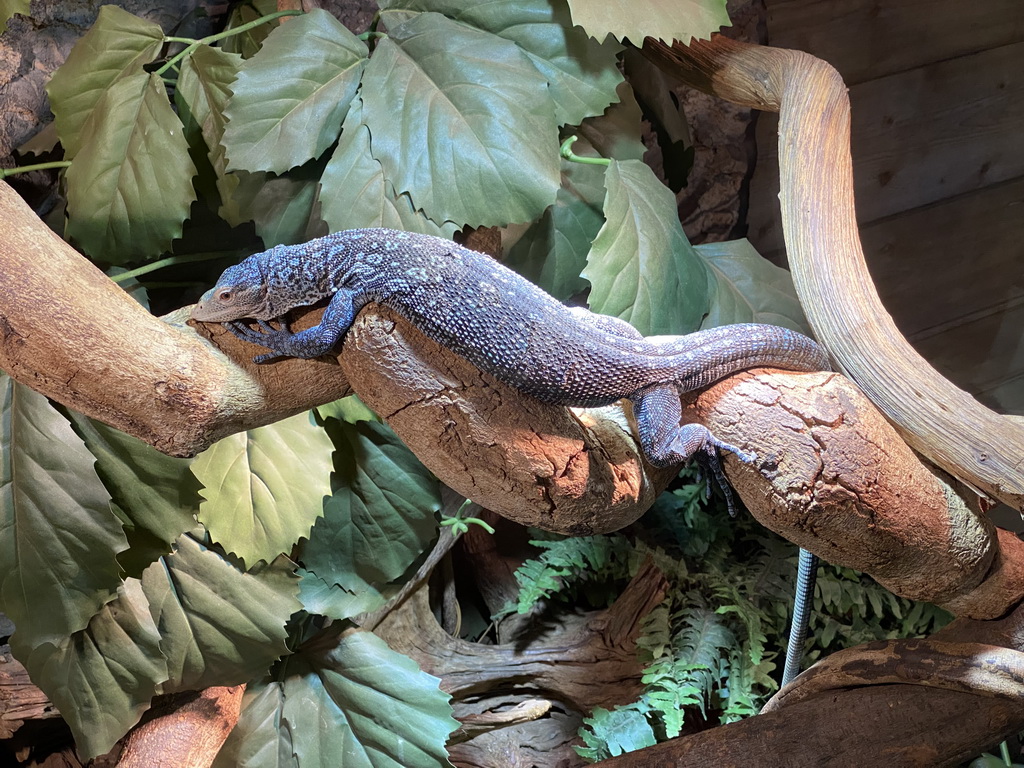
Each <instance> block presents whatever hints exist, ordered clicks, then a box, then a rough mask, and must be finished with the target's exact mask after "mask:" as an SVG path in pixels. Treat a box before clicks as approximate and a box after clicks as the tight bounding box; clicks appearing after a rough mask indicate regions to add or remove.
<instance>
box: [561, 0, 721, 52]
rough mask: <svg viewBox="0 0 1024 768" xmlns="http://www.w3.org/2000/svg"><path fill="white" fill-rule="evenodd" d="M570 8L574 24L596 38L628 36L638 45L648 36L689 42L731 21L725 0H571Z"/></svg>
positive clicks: (709, 34) (706, 35) (703, 36)
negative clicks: (613, 1)
mask: <svg viewBox="0 0 1024 768" xmlns="http://www.w3.org/2000/svg"><path fill="white" fill-rule="evenodd" d="M569 8H570V9H571V10H572V21H573V23H574V24H579V25H580V26H581V27H583V28H584V29H585V30H587V34H589V35H591V36H592V37H596V38H597V39H598V40H604V39H605V38H606V37H607V36H608V35H613V36H614V37H616V38H618V39H619V40H621V39H622V38H624V37H625V38H629V41H630V42H631V43H633V45H635V46H637V47H638V48H639V47H640V46H642V45H643V43H644V38H645V37H653V38H656V39H658V40H665V41H667V42H670V43H671V42H672V41H673V40H678V41H680V42H681V43H684V44H686V45H689V43H690V40H691V39H692V38H695V37H696V38H699V39H701V40H706V39H707V38H709V37H711V33H712V32H717V31H718V30H719V29H720V28H721V27H723V26H729V23H730V22H729V14H728V13H727V12H726V10H725V0H630V2H615V3H597V2H594V0H569Z"/></svg>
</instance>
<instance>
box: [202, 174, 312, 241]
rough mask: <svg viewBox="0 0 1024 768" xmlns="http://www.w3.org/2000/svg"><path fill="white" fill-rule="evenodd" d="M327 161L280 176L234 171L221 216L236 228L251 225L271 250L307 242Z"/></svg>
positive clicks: (227, 180)
mask: <svg viewBox="0 0 1024 768" xmlns="http://www.w3.org/2000/svg"><path fill="white" fill-rule="evenodd" d="M323 168H324V162H323V158H321V159H319V160H311V161H309V162H308V163H306V164H305V165H303V166H300V167H299V168H294V169H292V170H291V171H288V172H287V173H284V174H282V175H280V176H274V175H273V174H270V173H265V172H263V171H259V172H258V173H248V172H247V171H234V172H232V173H229V174H228V175H227V176H226V177H225V179H224V183H223V186H222V189H223V190H225V192H226V195H227V196H226V197H224V204H223V205H222V206H221V209H220V215H221V216H223V217H224V219H225V220H226V221H227V222H228V223H229V224H231V225H232V226H235V227H237V226H239V225H240V224H242V223H244V222H247V221H251V222H253V225H254V226H255V228H256V234H257V235H259V236H260V239H261V240H263V242H264V243H265V244H266V246H267V247H270V246H273V245H279V244H285V245H294V244H295V243H301V242H305V241H306V240H308V239H309V238H308V237H307V236H306V232H307V229H308V227H309V222H310V217H311V216H312V213H313V206H314V204H315V202H316V194H317V189H318V188H319V186H320V174H321V173H322V171H323Z"/></svg>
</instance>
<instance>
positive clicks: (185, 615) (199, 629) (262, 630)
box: [142, 536, 302, 693]
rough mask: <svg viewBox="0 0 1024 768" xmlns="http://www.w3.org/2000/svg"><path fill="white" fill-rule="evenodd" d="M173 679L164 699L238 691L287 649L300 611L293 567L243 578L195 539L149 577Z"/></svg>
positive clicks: (145, 582) (181, 543)
mask: <svg viewBox="0 0 1024 768" xmlns="http://www.w3.org/2000/svg"><path fill="white" fill-rule="evenodd" d="M142 586H143V589H144V590H145V593H146V596H147V598H148V599H149V602H150V610H151V611H152V614H153V617H154V619H155V620H156V623H157V626H158V627H159V628H160V649H161V651H162V652H163V654H164V655H165V656H166V658H167V668H168V675H169V677H170V679H169V680H168V682H167V683H166V684H165V685H164V686H163V689H162V692H163V693H172V692H175V691H187V690H194V689H198V688H206V687H209V686H211V685H236V684H238V683H241V682H245V681H246V680H250V679H252V678H253V677H256V676H258V675H261V674H262V673H263V672H264V671H265V670H266V669H267V668H268V667H269V666H270V664H271V663H273V661H274V660H275V659H277V658H279V657H280V656H281V655H282V654H283V653H285V652H286V651H287V647H286V645H285V639H286V637H287V632H286V630H285V624H286V623H287V622H288V619H289V617H290V616H291V615H292V614H293V613H295V612H296V611H298V610H300V609H301V607H302V606H301V604H300V603H299V601H298V599H297V598H296V594H297V592H298V583H297V580H296V579H295V578H294V577H293V576H292V574H291V566H290V565H288V564H286V565H284V566H277V565H276V564H275V566H273V567H271V568H270V569H269V570H268V571H267V572H265V573H264V574H261V575H259V576H256V575H253V574H249V573H242V572H241V571H239V570H238V569H237V568H236V567H235V566H233V565H232V564H231V563H229V562H228V561H227V560H225V559H224V558H223V557H221V556H220V555H218V554H216V553H215V552H213V551H212V550H209V549H206V548H205V547H202V546H200V545H199V544H198V543H196V542H195V541H194V540H193V539H192V538H191V537H190V536H182V537H181V538H179V539H178V542H177V546H176V549H175V552H174V554H172V555H168V556H167V557H165V558H163V559H161V560H160V561H159V562H156V563H153V565H151V566H150V567H149V568H147V569H146V571H145V572H144V573H143V574H142Z"/></svg>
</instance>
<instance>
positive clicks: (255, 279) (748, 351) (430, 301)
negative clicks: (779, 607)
mask: <svg viewBox="0 0 1024 768" xmlns="http://www.w3.org/2000/svg"><path fill="white" fill-rule="evenodd" d="M327 297H331V300H330V303H329V304H328V305H327V309H326V310H325V311H324V315H323V319H322V320H321V322H320V324H319V325H317V326H315V327H313V328H309V329H307V330H304V331H300V332H299V333H291V332H290V331H289V330H288V328H287V326H286V325H285V322H284V315H285V313H287V312H288V311H289V310H291V309H293V308H295V307H300V306H307V305H310V304H314V303H316V302H318V301H320V300H321V299H324V298H327ZM371 301H372V302H377V303H380V304H385V305H387V306H389V307H392V308H393V309H395V310H397V311H398V312H399V313H400V314H401V315H403V316H404V317H405V318H406V319H407V320H409V321H410V322H411V323H412V324H413V325H415V326H416V327H417V328H419V329H420V330H421V331H423V333H425V334H426V335H427V336H429V337H430V338H432V339H434V341H436V342H438V343H440V344H442V345H443V346H445V347H447V348H448V349H450V350H452V351H453V352H455V353H456V354H458V355H461V356H462V357H464V358H466V359H467V360H469V361H470V362H471V363H473V365H475V366H476V367H477V368H479V369H481V370H483V371H487V372H488V373H490V374H492V375H494V376H495V377H496V378H498V379H499V380H501V381H503V382H505V383H506V384H508V385H510V386H512V387H514V388H515V389H517V390H519V391H521V392H523V393H525V394H527V395H531V396H533V397H535V398H537V399H538V400H541V401H543V402H545V403H550V404H552V405H569V406H598V405H607V404H609V403H613V402H615V401H616V400H621V399H623V398H626V399H628V400H631V401H632V402H633V413H634V415H635V417H636V422H637V431H638V433H639V438H640V445H641V447H642V448H643V451H644V453H645V454H646V456H647V458H648V460H649V461H650V462H651V463H652V464H654V465H656V466H671V465H673V464H679V463H682V462H685V461H689V460H690V459H691V458H692V457H694V456H697V457H698V458H700V459H701V460H702V462H703V463H705V464H706V465H707V466H708V468H709V469H710V470H711V474H712V475H713V476H714V477H715V479H716V480H717V482H718V484H719V485H720V486H721V487H722V489H723V491H724V492H725V496H726V500H727V502H728V504H729V512H730V514H732V513H733V502H732V494H731V492H730V490H729V486H728V485H727V484H726V481H725V477H724V475H723V474H722V470H721V465H720V463H719V458H718V451H719V450H727V451H731V452H733V453H734V454H736V455H737V456H738V457H739V458H740V459H742V460H744V461H753V459H754V457H753V456H751V455H749V454H746V453H744V452H742V451H740V450H738V449H737V448H735V447H734V446H731V445H729V444H728V443H724V442H722V441H720V440H718V439H717V438H715V437H714V435H712V434H711V432H710V431H708V429H707V428H706V427H704V426H703V425H700V424H684V425H680V423H679V421H680V417H681V415H682V405H681V403H680V400H679V393H680V392H684V391H690V390H694V389H700V388H701V387H705V386H707V385H709V384H711V383H713V382H715V381H717V380H719V379H721V378H724V377H726V376H728V375H730V374H732V373H736V372H737V371H741V370H743V369H745V368H754V367H758V366H767V367H772V368H784V369H787V370H793V371H819V370H827V369H828V368H829V362H828V358H827V357H826V356H825V353H824V351H823V350H822V349H821V347H819V346H818V345H817V344H816V343H815V342H813V341H812V340H811V339H809V338H807V337H806V336H802V335H801V334H799V333H794V332H793V331H790V330H787V329H785V328H777V327H775V326H771V325H755V324H743V325H729V326H723V327H720V328H712V329H709V330H706V331H698V332H696V333H691V334H689V335H687V336H677V337H672V338H667V339H666V338H661V339H658V340H657V341H655V340H651V339H645V338H644V337H643V336H641V335H640V333H639V332H637V331H636V330H635V329H634V328H633V327H632V326H630V325H629V324H628V323H625V322H623V321H621V320H619V319H617V318H614V317H607V316H604V315H595V314H593V313H591V312H588V311H586V310H585V309H579V308H573V309H570V308H567V307H565V306H564V305H562V304H561V303H559V302H558V301H556V300H555V299H554V298H552V297H551V296H549V295H548V294H546V293H545V292H544V291H542V290H541V289H540V288H538V287H537V286H535V285H533V284H532V283H530V282H529V281H527V280H525V279H523V278H522V277H520V276H519V275H517V274H516V273H514V272H512V271H511V270H509V269H507V268H505V267H503V266H502V265H501V264H499V263H498V262H496V261H495V260H493V259H491V258H490V257H488V256H485V255H484V254H481V253H476V252H475V251H471V250H469V249H467V248H462V247H461V246H459V245H456V244H455V243H452V242H451V241H448V240H444V239H441V238H438V237H431V236H428V235H418V234H412V233H408V232H398V231H395V230H390V229H356V230H350V231H347V232H338V233H336V234H333V235H329V236H327V237H323V238H320V239H319V240H313V241H311V242H308V243H305V244H303V245H293V246H278V247H276V248H272V249H270V250H269V251H265V252H263V253H257V254H255V255H253V256H250V257H249V258H247V259H245V260H244V261H243V262H242V263H241V264H238V265H237V266H234V267H230V268H228V269H227V270H225V271H224V274H223V275H221V277H220V279H219V280H218V281H217V285H216V286H214V288H213V289H211V290H210V291H209V292H208V293H207V294H205V295H204V296H203V298H202V300H201V301H200V302H199V304H198V305H197V306H196V308H195V309H194V310H193V312H192V317H193V318H194V319H196V320H202V321H207V322H222V323H224V324H225V325H226V326H227V327H228V328H230V329H231V331H232V332H233V333H234V334H235V335H236V336H238V337H239V338H242V339H245V340H246V341H250V342H252V343H253V344H260V345H263V346H265V347H267V348H269V349H271V350H272V352H271V353H270V354H264V355H259V356H257V357H256V358H255V361H256V362H258V363H262V362H266V361H267V360H270V359H272V358H275V357H302V358H311V357H319V356H320V355H324V354H327V353H328V352H330V351H331V350H332V349H334V348H335V347H337V346H338V344H339V342H341V340H342V338H343V337H344V335H345V333H346V332H347V331H348V329H349V327H350V326H351V325H352V321H353V319H354V318H355V315H356V313H357V312H358V311H359V310H360V309H361V308H362V307H363V305H364V304H366V303H368V302H371ZM243 319H252V320H255V321H256V322H257V324H258V326H259V328H260V330H256V329H254V328H250V327H249V326H248V325H246V324H245V323H243V322H240V321H241V320H243ZM270 321H277V323H278V327H274V326H273V325H271V324H270ZM802 557H804V558H805V559H807V562H808V564H810V563H811V562H812V559H813V555H810V553H803V552H802ZM805 571H806V572H805ZM811 573H813V568H811V567H809V566H808V567H807V568H802V569H801V572H800V579H799V582H798V584H797V590H796V592H797V604H798V605H800V604H801V602H802V603H805V604H810V600H811V598H812V594H811V593H812V590H813V588H814V586H813V581H811V580H810V578H809V574H811ZM803 629H804V628H803V626H802V623H801V622H798V619H797V616H796V615H794V623H793V626H792V628H791V630H790V646H792V647H793V656H794V660H795V661H797V663H796V664H793V663H792V662H789V661H788V660H787V661H788V663H787V675H792V674H794V673H795V671H797V670H798V669H799V667H798V659H799V653H800V648H802V645H803V643H802V638H803ZM791 665H792V666H791Z"/></svg>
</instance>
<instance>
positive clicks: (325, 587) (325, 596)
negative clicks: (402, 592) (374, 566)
mask: <svg viewBox="0 0 1024 768" xmlns="http://www.w3.org/2000/svg"><path fill="white" fill-rule="evenodd" d="M299 578H300V580H299V600H300V601H301V602H302V607H303V609H304V610H305V611H306V613H314V614H318V615H320V616H327V617H329V618H332V619H348V618H351V617H352V616H356V615H357V614H360V613H367V612H369V611H375V610H377V609H378V608H380V607H381V606H383V605H384V603H386V602H387V600H388V598H389V597H390V596H391V594H393V593H395V592H397V591H398V589H399V588H398V587H393V588H390V589H384V590H380V591H378V590H377V589H376V588H374V587H373V586H372V585H369V584H367V585H366V588H362V589H359V590H357V591H355V592H350V591H349V590H347V589H345V588H344V587H340V586H338V585H337V584H328V583H327V582H326V581H324V580H323V579H321V578H320V577H319V576H317V575H316V574H315V573H313V572H312V571H307V570H306V569H304V568H300V569H299Z"/></svg>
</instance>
